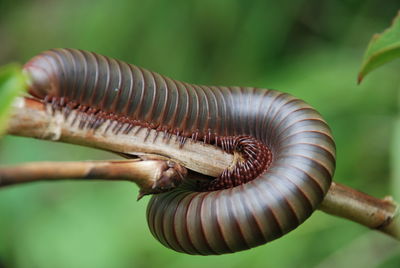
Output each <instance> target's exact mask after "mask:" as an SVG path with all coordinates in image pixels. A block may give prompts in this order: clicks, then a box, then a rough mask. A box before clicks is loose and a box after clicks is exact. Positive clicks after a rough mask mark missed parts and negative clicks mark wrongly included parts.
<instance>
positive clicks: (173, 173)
mask: <svg viewBox="0 0 400 268" xmlns="http://www.w3.org/2000/svg"><path fill="white" fill-rule="evenodd" d="M186 174H187V171H186V169H185V168H183V167H182V166H180V165H178V164H176V163H173V162H171V161H165V160H156V159H154V160H141V159H132V160H122V161H82V162H38V163H26V164H22V165H17V166H10V167H2V168H0V187H5V186H8V185H13V184H20V183H26V182H35V181H54V180H65V179H69V180H90V179H96V180H119V181H131V182H134V183H136V184H137V185H138V186H139V188H140V194H139V198H140V197H142V196H143V195H145V194H151V193H159V192H162V191H164V190H168V189H171V188H173V187H176V186H177V185H179V184H180V182H181V181H182V180H183V179H184V177H185V176H186Z"/></svg>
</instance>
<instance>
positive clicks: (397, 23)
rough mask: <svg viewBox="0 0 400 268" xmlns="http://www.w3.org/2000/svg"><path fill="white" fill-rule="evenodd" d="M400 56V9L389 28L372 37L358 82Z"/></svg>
mask: <svg viewBox="0 0 400 268" xmlns="http://www.w3.org/2000/svg"><path fill="white" fill-rule="evenodd" d="M398 57H400V11H399V12H398V14H397V16H396V17H395V18H394V20H393V23H392V25H391V26H390V27H389V28H388V29H386V30H385V31H384V32H383V33H381V34H375V35H374V36H373V37H372V39H371V41H370V43H369V45H368V48H367V51H366V52H365V55H364V60H363V64H362V66H361V70H360V72H359V74H358V83H361V81H362V80H363V78H364V77H365V76H366V75H367V74H368V73H369V72H371V71H372V70H374V69H376V68H378V67H379V66H381V65H383V64H385V63H387V62H389V61H392V60H394V59H396V58H398Z"/></svg>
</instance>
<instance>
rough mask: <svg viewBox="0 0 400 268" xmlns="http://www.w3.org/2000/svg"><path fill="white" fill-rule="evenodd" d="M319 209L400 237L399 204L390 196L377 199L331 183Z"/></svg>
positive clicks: (397, 237)
mask: <svg viewBox="0 0 400 268" xmlns="http://www.w3.org/2000/svg"><path fill="white" fill-rule="evenodd" d="M319 209H320V210H322V211H324V212H326V213H328V214H332V215H335V216H338V217H341V218H345V219H348V220H351V221H354V222H357V223H359V224H362V225H364V226H367V227H369V228H371V229H375V230H378V231H381V232H384V233H386V234H388V235H390V236H392V237H394V238H396V239H400V216H399V205H398V204H396V202H394V201H393V199H392V198H391V197H386V198H384V199H378V198H375V197H372V196H370V195H367V194H365V193H362V192H359V191H357V190H354V189H352V188H350V187H347V186H345V185H341V184H338V183H332V185H331V188H330V189H329V191H328V194H327V195H326V197H325V199H324V201H323V202H322V204H321V205H320V207H319Z"/></svg>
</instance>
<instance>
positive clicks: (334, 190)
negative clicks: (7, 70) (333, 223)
mask: <svg viewBox="0 0 400 268" xmlns="http://www.w3.org/2000/svg"><path fill="white" fill-rule="evenodd" d="M81 116H83V115H81V114H79V113H77V112H75V111H74V112H72V113H71V114H70V115H69V116H68V117H67V118H66V117H65V116H64V115H63V114H62V113H60V112H58V111H50V110H46V109H45V108H44V106H43V104H42V103H39V102H38V101H36V100H33V99H26V98H19V99H18V100H17V102H16V104H15V109H14V112H13V114H12V116H11V120H10V122H9V128H8V133H9V134H13V135H19V136H26V137H33V138H39V139H46V140H53V141H63V142H68V143H73V144H80V145H85V146H91V147H96V148H100V149H104V150H109V151H114V152H119V153H123V154H126V155H146V154H152V155H158V156H159V157H160V156H164V157H165V159H163V158H161V159H158V160H157V161H161V162H163V161H164V164H165V163H167V162H166V161H169V160H171V159H172V161H173V162H175V163H177V165H178V167H182V166H184V167H186V168H188V169H189V170H193V171H195V172H198V173H201V174H204V175H208V176H213V177H216V176H218V175H219V174H221V172H222V171H223V170H224V169H225V168H226V167H228V166H230V165H232V164H233V163H234V162H235V160H236V157H237V156H235V155H231V154H227V153H225V152H223V151H222V150H220V149H218V148H217V147H214V146H211V145H207V144H202V143H194V142H186V143H185V145H184V146H183V148H182V147H181V145H180V142H179V139H178V138H177V137H175V136H172V137H171V138H170V139H169V138H168V142H167V143H166V142H165V141H166V140H165V137H161V136H158V135H157V132H155V131H147V130H146V129H141V128H137V129H133V130H132V131H134V132H135V135H131V134H125V133H124V132H123V131H115V130H116V129H120V128H122V129H123V128H124V127H125V126H118V125H113V124H114V122H111V121H109V122H106V123H104V124H103V125H102V126H101V127H100V128H99V129H98V130H96V131H94V130H89V131H88V130H87V129H84V128H82V125H80V124H81V122H80V118H81ZM210 159H212V161H210ZM148 161H151V160H148ZM140 162H142V163H140ZM145 162H146V161H136V160H135V161H127V162H124V161H114V162H112V161H109V162H74V163H69V164H67V165H68V167H69V168H64V167H63V166H64V165H65V167H66V164H65V163H62V164H60V163H42V164H37V163H36V164H26V165H22V166H18V167H10V168H2V169H0V179H3V185H5V184H15V183H22V182H27V181H36V180H49V179H52V180H56V179H66V178H73V179H88V178H96V179H107V180H115V179H123V180H131V181H134V182H136V183H137V184H138V185H139V187H141V189H146V190H144V191H143V192H145V193H147V192H149V191H151V190H153V191H154V184H155V182H156V181H157V179H155V177H157V176H158V179H160V170H164V171H165V166H164V169H163V168H161V169H160V167H159V166H158V165H160V162H158V163H157V164H156V165H154V166H152V165H153V164H154V163H153V164H151V163H145ZM141 165H145V166H141ZM146 165H147V166H146ZM56 166H57V167H59V168H57V167H56ZM54 168H57V173H54V172H53V170H54ZM152 169H153V170H152ZM128 170H129V172H127V171H128ZM178 170H179V168H178ZM145 171H146V172H147V173H146V172H145ZM154 172H155V173H157V172H158V173H157V174H158V175H154ZM171 172H172V171H171ZM161 173H162V172H161ZM183 173H184V172H176V170H175V173H174V174H175V177H176V175H177V174H183ZM50 174H51V175H50ZM161 177H162V176H161ZM161 181H163V180H161ZM167 181H168V180H167ZM164 183H165V180H164ZM161 185H162V183H161ZM0 187H1V182H0ZM166 187H167V186H166ZM168 187H169V186H168ZM319 209H320V210H322V211H324V212H326V213H328V214H331V215H335V216H339V217H342V218H346V219H349V220H351V221H354V222H357V223H359V224H362V225H364V226H366V227H369V228H371V229H375V230H379V231H382V232H384V233H386V234H388V235H390V236H392V237H394V238H396V239H400V216H399V205H398V204H396V203H395V202H394V201H393V200H392V199H391V198H384V199H378V198H375V197H372V196H369V195H367V194H364V193H362V192H359V191H356V190H354V189H351V188H349V187H346V186H344V185H340V184H337V183H333V184H332V186H331V188H330V190H329V192H328V194H327V195H326V197H325V199H324V201H323V202H322V204H321V205H320V207H319Z"/></svg>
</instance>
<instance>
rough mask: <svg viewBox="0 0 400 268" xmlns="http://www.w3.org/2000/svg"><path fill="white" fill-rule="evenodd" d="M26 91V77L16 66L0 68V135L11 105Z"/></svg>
mask: <svg viewBox="0 0 400 268" xmlns="http://www.w3.org/2000/svg"><path fill="white" fill-rule="evenodd" d="M25 90H26V77H25V75H23V74H22V72H21V67H20V66H19V65H17V64H10V65H7V66H4V67H2V68H0V135H1V134H2V133H3V132H4V130H5V127H6V124H7V118H8V115H9V111H10V108H11V104H12V103H13V100H14V99H15V97H17V96H18V95H20V94H21V93H22V92H24V91H25Z"/></svg>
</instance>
